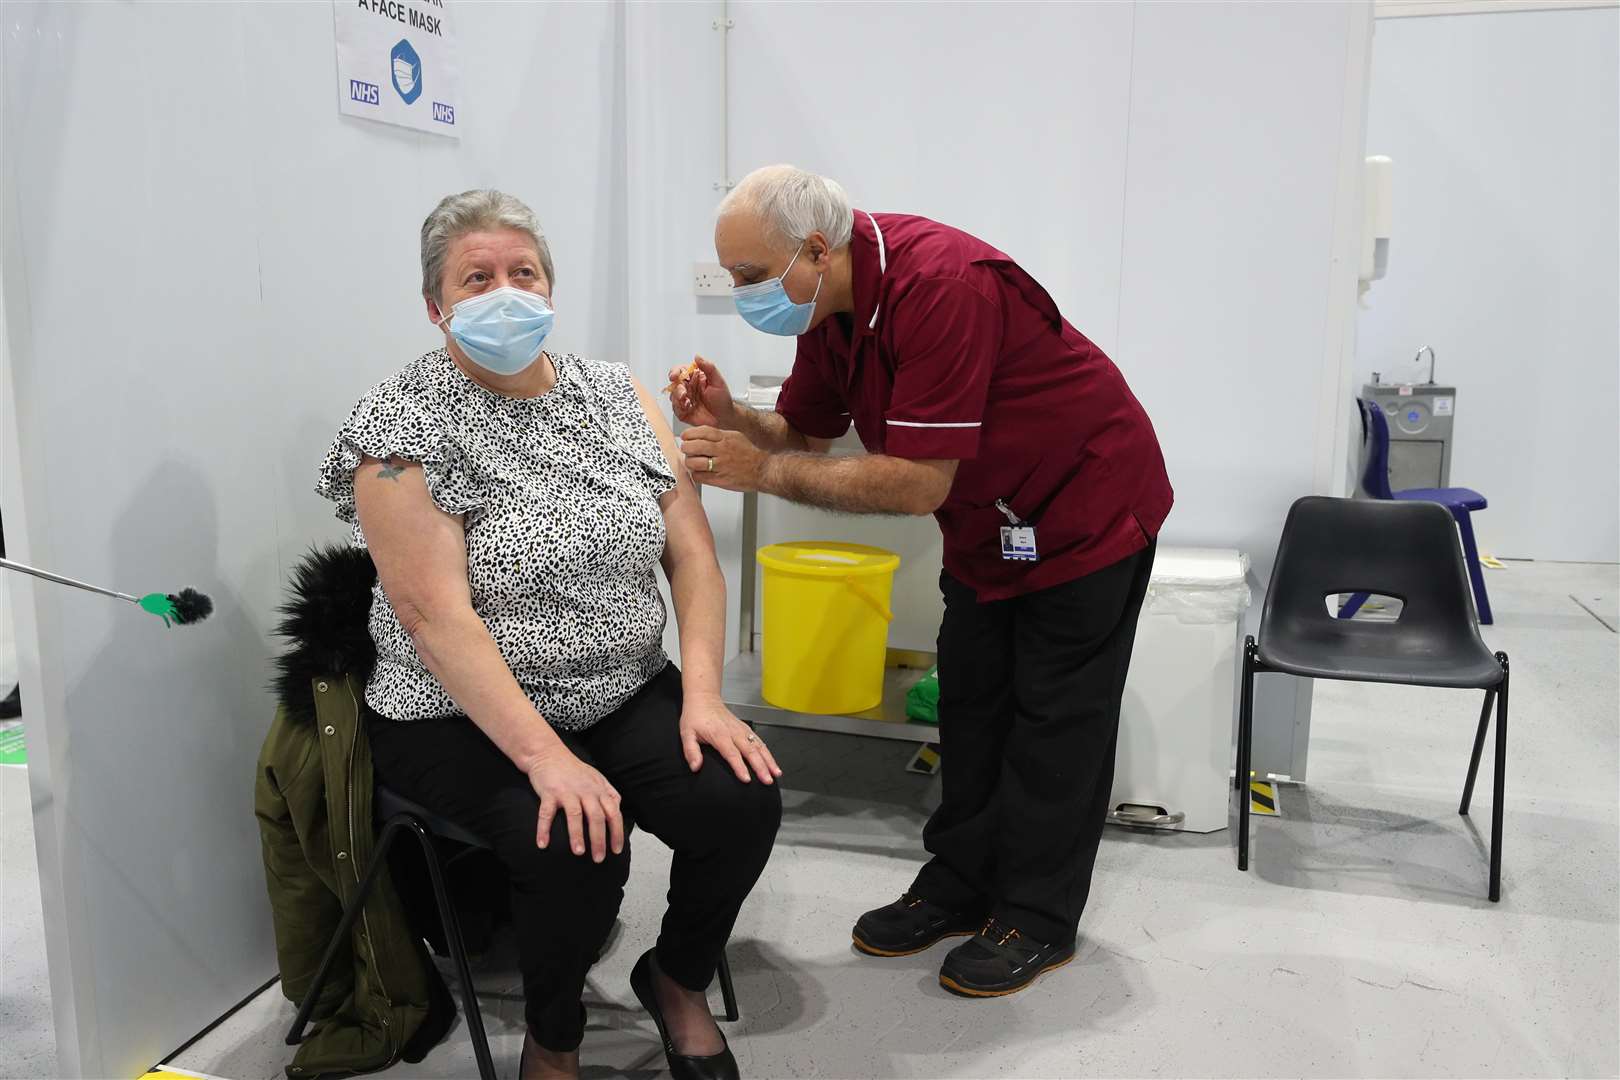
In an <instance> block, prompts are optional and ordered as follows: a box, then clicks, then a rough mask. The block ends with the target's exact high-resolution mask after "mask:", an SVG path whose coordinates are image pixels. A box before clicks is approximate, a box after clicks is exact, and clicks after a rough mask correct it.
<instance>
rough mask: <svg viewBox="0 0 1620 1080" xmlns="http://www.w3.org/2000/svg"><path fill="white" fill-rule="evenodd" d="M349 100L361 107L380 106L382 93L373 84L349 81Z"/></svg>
mask: <svg viewBox="0 0 1620 1080" xmlns="http://www.w3.org/2000/svg"><path fill="white" fill-rule="evenodd" d="M349 100H350V101H358V102H360V103H361V104H362V105H381V104H382V93H381V91H379V90H378V89H377V85H376V84H375V83H368V82H361V81H360V80H359V79H350V80H349Z"/></svg>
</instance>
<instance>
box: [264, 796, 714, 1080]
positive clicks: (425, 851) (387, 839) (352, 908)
mask: <svg viewBox="0 0 1620 1080" xmlns="http://www.w3.org/2000/svg"><path fill="white" fill-rule="evenodd" d="M372 802H373V804H374V809H375V812H376V817H377V820H379V821H382V822H383V823H384V824H383V827H382V833H381V835H380V836H379V837H378V840H377V848H376V852H375V854H373V855H372V858H371V865H370V866H368V867H367V868H366V873H365V877H363V878H362V879H361V881H360V888H359V889H358V890H357V891H356V892H355V894H354V896H353V897H352V898H350V900H349V906H348V907H347V908H345V909H344V912H343V918H342V920H341V921H340V922H339V923H338V928H337V932H336V933H334V934H333V935H332V942H331V944H330V945H328V946H327V949H326V955H325V956H324V957H322V958H321V967H320V970H319V971H318V972H316V974H315V981H314V982H313V983H311V984H310V988H309V993H308V994H306V995H305V997H304V1003H303V1004H302V1005H301V1006H299V1009H298V1016H297V1018H296V1019H295V1020H294V1021H293V1026H292V1029H291V1030H290V1031H289V1032H288V1033H287V1044H288V1045H289V1046H296V1045H297V1044H298V1043H300V1042H302V1041H303V1038H304V1028H305V1027H306V1026H308V1024H309V1017H310V1014H311V1013H312V1012H313V1011H314V1009H315V1003H316V1002H317V1001H319V1000H320V997H321V988H322V986H323V985H324V984H325V982H326V977H327V974H328V972H329V971H330V970H331V967H332V964H333V962H334V961H335V960H336V958H337V956H338V953H339V952H340V950H341V946H342V944H343V943H344V942H345V941H347V940H349V933H350V931H351V930H352V929H353V928H354V922H355V920H356V919H357V918H359V917H360V912H361V910H362V909H363V908H364V906H365V903H366V897H368V896H370V895H371V889H372V886H373V885H374V884H375V883H376V881H377V875H378V873H379V872H380V871H381V868H382V867H383V866H385V865H387V863H388V852H389V849H390V848H391V847H392V846H393V843H394V838H395V837H397V836H399V835H400V834H401V833H404V832H409V833H411V834H412V835H414V836H415V837H416V839H417V842H418V843H419V844H420V845H421V847H422V856H423V859H424V860H425V861H426V863H427V868H428V876H429V877H430V878H431V879H432V881H433V898H434V901H435V902H436V903H437V905H438V908H439V919H440V920H441V922H442V923H443V926H444V936H445V942H446V944H447V946H448V947H449V950H450V958H451V961H452V963H454V964H455V968H456V979H457V981H458V982H460V984H461V1003H462V1011H463V1013H464V1014H465V1015H466V1018H467V1031H468V1033H469V1034H470V1035H471V1036H472V1044H473V1055H474V1057H476V1058H477V1060H478V1075H479V1078H480V1080H497V1074H496V1072H495V1064H494V1060H493V1059H492V1058H491V1057H490V1053H489V1036H488V1035H487V1034H486V1033H485V1031H484V1017H483V1013H482V1012H480V1011H479V1008H478V994H477V992H476V990H475V989H474V987H473V980H472V964H471V962H470V961H469V959H468V957H467V945H466V942H465V940H464V939H463V937H462V933H461V919H460V918H459V917H458V916H457V914H456V908H455V905H454V904H452V903H451V902H450V893H449V890H448V889H446V887H445V882H444V871H445V869H446V868H447V867H448V866H449V865H450V863H452V862H454V860H455V856H454V855H453V854H452V856H451V857H450V858H448V859H447V858H445V857H444V855H443V853H442V852H441V851H440V850H439V842H440V841H444V842H448V843H450V844H454V845H457V846H458V847H459V848H460V850H461V851H462V852H465V851H467V850H469V849H482V850H485V851H488V850H490V845H489V843H488V842H487V841H485V840H484V839H482V838H481V837H479V836H477V835H476V834H474V833H472V832H469V831H468V830H466V829H464V828H462V827H461V826H460V825H457V824H456V823H455V822H453V821H451V820H450V819H449V818H446V817H443V816H442V815H439V814H435V813H434V812H433V811H431V810H429V809H427V808H426V807H424V806H421V805H419V804H417V803H414V802H412V801H411V800H409V799H407V798H405V797H404V796H403V795H400V794H399V793H398V792H396V791H393V790H391V789H389V788H388V787H386V786H384V785H382V784H378V785H377V787H376V789H375V793H374V795H373V797H372ZM626 824H627V831H628V823H626ZM716 974H717V975H718V976H719V978H720V996H721V998H722V999H723V1001H724V1002H725V1007H726V1019H727V1020H730V1021H736V1020H738V1019H740V1018H741V1013H740V1012H739V1011H738V1009H737V991H736V988H735V987H734V986H733V985H732V981H731V964H730V963H729V962H728V961H727V959H726V955H725V953H723V952H722V953H721V954H720V965H719V968H718V970H717V972H716Z"/></svg>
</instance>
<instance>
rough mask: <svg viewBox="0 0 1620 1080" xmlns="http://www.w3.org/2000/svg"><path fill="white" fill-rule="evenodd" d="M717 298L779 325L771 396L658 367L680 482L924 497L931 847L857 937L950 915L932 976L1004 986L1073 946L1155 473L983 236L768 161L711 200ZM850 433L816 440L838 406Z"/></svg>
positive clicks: (1096, 370) (920, 932) (804, 497)
mask: <svg viewBox="0 0 1620 1080" xmlns="http://www.w3.org/2000/svg"><path fill="white" fill-rule="evenodd" d="M715 251H716V253H717V255H718V256H719V260H720V263H721V265H723V266H724V267H725V268H726V269H727V270H728V271H729V272H730V273H731V276H732V281H733V285H734V289H733V295H734V297H735V300H736V304H737V310H738V312H739V313H740V314H741V315H742V317H743V318H744V319H746V320H747V321H748V322H749V323H750V324H751V325H752V326H754V327H755V328H756V329H758V330H761V331H763V332H765V333H768V334H779V335H784V336H792V337H796V338H797V339H798V353H797V357H796V359H795V360H794V364H793V371H792V374H791V375H790V376H789V377H788V379H787V381H786V382H785V383H784V384H783V386H782V391H781V397H780V399H779V400H778V402H777V405H776V410H775V411H774V412H761V411H756V410H753V409H749V408H746V407H744V406H742V405H739V404H737V403H736V402H734V401H733V399H732V396H731V393H730V390H729V389H728V387H727V386H726V383H725V380H724V378H723V377H722V376H721V374H720V372H719V370H718V369H717V368H716V367H715V366H714V365H713V364H711V363H709V362H708V361H705V360H700V361H698V363H697V366H696V369H695V370H693V371H691V372H690V373H687V372H683V371H675V372H672V373H671V380H672V381H673V382H675V383H676V385H675V387H674V395H673V396H674V402H675V410H676V414H677V415H678V416H679V417H680V418H681V419H682V420H685V421H686V422H687V423H690V424H694V425H697V426H695V427H694V428H692V429H690V430H688V431H687V432H686V433H685V435H684V438H683V440H682V447H683V450H684V452H685V457H686V464H687V467H688V469H689V470H690V471H691V472H692V475H693V476H694V477H695V478H696V479H697V480H698V481H699V482H700V483H705V484H712V485H714V486H716V487H720V488H724V489H726V490H730V491H758V492H763V493H766V494H770V495H775V496H778V497H780V498H785V499H791V500H793V501H795V502H800V503H805V504H807V505H810V506H817V507H822V508H825V509H829V510H834V511H840V512H845V513H857V514H919V515H920V514H933V515H934V517H935V518H936V520H937V521H938V523H939V528H940V531H941V533H943V535H944V564H945V565H944V573H942V574H941V575H940V589H941V591H942V592H943V593H944V600H945V617H944V622H943V624H942V625H941V627H940V632H939V679H940V700H939V719H940V732H939V733H940V744H941V758H942V770H943V771H942V785H943V793H942V799H941V802H940V806H939V809H938V810H936V811H935V812H934V814H933V816H932V817H931V818H930V819H929V821H928V824H927V826H926V828H925V829H924V830H923V844H924V847H925V848H926V849H927V851H928V853H929V855H930V856H931V858H930V859H929V860H928V862H927V863H925V864H924V865H923V867H922V868H921V870H919V871H918V873H917V876H916V879H915V881H914V882H913V884H912V885H911V888H910V889H908V890H907V891H906V893H905V894H904V895H902V896H901V897H900V898H899V899H898V900H896V901H894V902H893V903H889V904H885V905H883V906H882V907H878V908H874V909H873V910H871V911H868V912H866V913H865V914H864V915H862V916H860V918H859V919H858V920H856V922H855V926H854V930H853V936H854V943H855V947H856V948H857V949H859V950H860V951H861V952H863V953H866V954H868V955H871V956H877V957H893V956H907V955H910V954H913V953H917V952H921V951H923V950H925V949H927V948H929V947H931V946H932V945H934V944H935V943H936V942H938V941H940V940H941V939H943V938H949V937H967V938H968V940H967V941H965V942H961V943H959V944H957V945H956V947H955V948H953V949H951V950H950V952H949V953H948V954H947V955H946V956H945V958H944V961H943V963H942V965H941V967H940V974H939V979H940V983H941V984H942V985H943V986H944V987H945V988H946V989H947V990H950V991H952V992H954V993H957V994H961V995H964V996H968V997H999V996H1003V995H1006V994H1012V993H1016V992H1017V991H1019V990H1022V989H1024V988H1025V987H1027V986H1029V985H1030V983H1031V982H1033V981H1034V980H1035V979H1037V978H1038V977H1039V976H1041V975H1042V974H1044V973H1046V972H1048V971H1051V970H1053V969H1054V968H1058V967H1061V966H1063V965H1064V964H1066V963H1068V962H1069V961H1070V960H1071V959H1073V958H1074V952H1075V937H1076V933H1077V930H1078V926H1079V922H1080V915H1081V912H1082V911H1083V910H1084V909H1085V905H1086V898H1087V895H1088V893H1089V892H1090V888H1091V875H1092V868H1093V865H1094V864H1095V861H1096V856H1097V846H1098V843H1099V841H1100V840H1101V837H1102V829H1103V822H1104V819H1105V818H1106V816H1107V813H1108V810H1109V806H1108V797H1109V791H1110V788H1111V786H1112V782H1113V772H1114V747H1115V741H1116V736H1117V733H1118V729H1119V711H1120V698H1121V695H1122V693H1123V690H1124V686H1125V675H1126V670H1127V669H1128V667H1129V666H1130V659H1131V645H1132V642H1133V640H1134V638H1135V635H1136V622H1137V616H1138V614H1139V613H1140V611H1141V608H1142V601H1143V597H1144V596H1145V594H1146V592H1147V587H1148V577H1149V573H1150V571H1151V569H1152V566H1153V551H1154V544H1155V538H1156V537H1157V536H1158V533H1159V529H1160V527H1161V526H1162V525H1163V524H1164V520H1165V517H1166V516H1167V515H1168V514H1169V512H1170V505H1171V499H1172V495H1171V490H1170V482H1169V478H1168V477H1167V476H1166V474H1165V467H1164V458H1163V455H1162V454H1161V452H1160V449H1159V443H1158V439H1157V437H1156V436H1155V435H1154V432H1153V425H1152V423H1151V422H1150V421H1149V420H1148V416H1147V413H1146V412H1144V411H1143V409H1142V405H1141V403H1140V402H1138V401H1137V400H1136V398H1135V396H1134V395H1133V394H1132V393H1131V390H1130V387H1128V386H1127V385H1126V384H1125V379H1124V378H1123V377H1122V376H1121V375H1120V372H1119V369H1118V368H1116V367H1115V366H1114V364H1113V362H1112V361H1110V360H1109V359H1108V357H1107V356H1105V355H1104V354H1103V352H1102V350H1101V349H1099V348H1097V346H1096V345H1094V344H1092V343H1091V342H1090V341H1089V340H1087V338H1086V337H1085V336H1084V335H1083V334H1081V333H1080V332H1079V331H1078V330H1076V329H1075V328H1074V327H1072V326H1070V325H1069V323H1068V322H1067V321H1065V320H1064V318H1063V316H1062V314H1061V313H1060V312H1059V311H1058V308H1057V305H1056V304H1055V303H1054V302H1053V300H1052V298H1051V296H1049V295H1048V294H1047V292H1046V290H1045V289H1043V288H1042V287H1041V285H1040V284H1039V283H1038V282H1037V281H1036V280H1035V279H1034V278H1032V277H1031V276H1030V275H1029V274H1028V273H1026V272H1025V271H1024V270H1023V269H1022V268H1021V267H1020V266H1019V265H1018V264H1017V263H1016V262H1014V261H1013V260H1012V259H1011V258H1009V257H1008V256H1007V255H1004V254H1003V253H1002V252H1000V251H998V250H997V249H996V248H994V247H991V246H990V245H989V244H987V243H985V242H984V241H982V240H979V239H977V238H976V237H973V236H970V235H969V234H967V233H965V232H963V231H961V230H960V229H954V228H952V227H950V226H949V225H943V224H940V223H939V222H936V221H930V220H928V219H927V218H923V217H916V216H913V215H909V214H879V213H869V212H867V211H865V210H857V209H853V208H851V206H850V204H849V200H848V197H847V196H846V195H845V194H844V190H843V189H842V188H841V187H840V186H839V185H838V184H837V183H836V182H834V181H832V180H830V179H828V178H826V177H822V176H817V175H814V174H812V173H808V172H805V171H803V170H801V169H796V168H793V167H791V166H780V165H779V166H772V167H769V168H764V169H760V170H758V171H756V172H754V173H752V174H750V175H749V176H748V177H747V178H746V179H744V180H743V181H742V183H741V184H739V185H738V186H737V187H736V188H735V189H734V190H733V191H732V192H731V193H730V194H729V195H727V197H726V199H725V201H724V202H723V203H721V205H720V210H719V215H718V218H717V221H716V225H715ZM852 423H853V424H854V427H855V430H856V432H857V433H858V434H859V436H860V440H861V442H862V444H863V445H864V446H865V448H866V450H867V453H866V454H864V455H855V456H845V455H839V456H830V455H828V454H826V453H825V451H826V449H827V446H828V444H829V443H830V441H831V440H833V439H837V438H838V437H840V436H842V435H843V434H845V433H846V432H847V431H848V430H849V427H850V425H851V424H852Z"/></svg>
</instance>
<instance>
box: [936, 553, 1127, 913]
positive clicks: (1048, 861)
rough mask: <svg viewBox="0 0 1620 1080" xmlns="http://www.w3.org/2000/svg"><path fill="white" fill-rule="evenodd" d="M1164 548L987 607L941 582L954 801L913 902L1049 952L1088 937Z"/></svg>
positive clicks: (943, 705)
mask: <svg viewBox="0 0 1620 1080" xmlns="http://www.w3.org/2000/svg"><path fill="white" fill-rule="evenodd" d="M1153 551H1154V547H1153V545H1149V546H1148V548H1147V549H1146V550H1144V551H1141V552H1138V553H1137V554H1135V555H1132V556H1130V557H1129V558H1127V559H1124V560H1122V561H1121V562H1118V563H1115V564H1114V565H1112V566H1109V567H1105V568H1104V569H1102V570H1099V571H1097V572H1096V573H1093V574H1089V575H1087V576H1086V577H1083V578H1080V579H1078V580H1076V581H1071V582H1068V583H1066V584H1063V585H1058V586H1055V587H1053V588H1050V589H1044V590H1042V591H1040V592H1035V593H1029V594H1027V595H1024V596H1017V597H1013V598H1011V599H1007V600H996V601H991V602H989V603H982V604H981V603H979V602H978V598H977V597H976V596H975V594H974V592H973V591H972V590H971V589H969V588H967V587H966V586H964V585H963V584H962V583H961V582H959V581H957V580H955V579H954V578H952V577H951V576H950V575H948V574H945V575H942V576H941V579H940V588H941V589H942V590H943V592H944V594H945V620H944V623H943V624H942V625H941V627H940V632H939V688H940V698H939V734H940V756H941V759H942V762H941V769H942V771H941V779H942V782H943V788H944V792H943V799H942V801H941V803H940V806H939V809H937V810H936V811H934V815H933V817H931V818H930V819H929V821H928V825H927V827H926V828H925V829H924V830H923V846H924V847H926V848H927V849H928V852H929V854H931V855H932V856H933V858H932V859H931V860H930V861H929V862H928V863H927V864H926V865H925V866H924V867H923V868H922V871H921V872H920V873H919V874H918V875H917V880H916V883H915V885H913V887H912V891H913V892H914V893H916V894H917V895H918V896H922V897H924V898H926V899H928V900H932V901H934V902H936V903H941V904H945V905H947V906H949V907H953V908H957V909H964V910H978V909H982V910H984V911H985V913H986V914H987V915H993V916H994V917H996V918H997V919H998V920H1000V921H1001V922H1002V923H1003V924H1004V925H1006V926H1008V927H1015V928H1017V929H1018V930H1020V931H1021V932H1022V933H1024V934H1025V935H1027V936H1028V937H1030V938H1033V939H1034V940H1036V941H1039V942H1043V943H1045V944H1068V943H1070V942H1072V941H1073V940H1074V938H1075V934H1076V932H1077V929H1078V927H1079V923H1080V913H1081V912H1082V911H1083V910H1085V906H1086V898H1087V896H1088V895H1089V893H1090V891H1091V871H1092V867H1093V865H1094V864H1095V863H1096V859H1097V845H1098V843H1099V842H1100V841H1101V839H1102V830H1103V822H1104V820H1105V819H1106V817H1107V814H1108V810H1109V806H1108V797H1109V792H1110V789H1111V788H1112V786H1113V780H1114V747H1115V743H1116V741H1117V736H1118V734H1119V707H1120V700H1121V698H1122V696H1123V694H1124V690H1125V674H1126V671H1127V669H1128V668H1129V667H1130V663H1131V646H1132V644H1133V643H1134V642H1135V639H1136V620H1137V616H1138V615H1139V614H1140V613H1141V610H1142V601H1143V599H1144V597H1145V596H1146V595H1147V586H1148V576H1149V574H1150V572H1151V571H1152V569H1153Z"/></svg>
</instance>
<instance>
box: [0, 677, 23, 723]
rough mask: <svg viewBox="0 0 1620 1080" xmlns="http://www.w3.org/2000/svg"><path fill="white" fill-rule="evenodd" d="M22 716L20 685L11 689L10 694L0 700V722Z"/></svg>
mask: <svg viewBox="0 0 1620 1080" xmlns="http://www.w3.org/2000/svg"><path fill="white" fill-rule="evenodd" d="M21 715H22V685H21V684H18V685H17V686H13V687H12V688H11V693H9V694H7V695H6V696H5V697H4V698H3V699H0V720H15V719H17V717H19V716H21Z"/></svg>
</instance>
